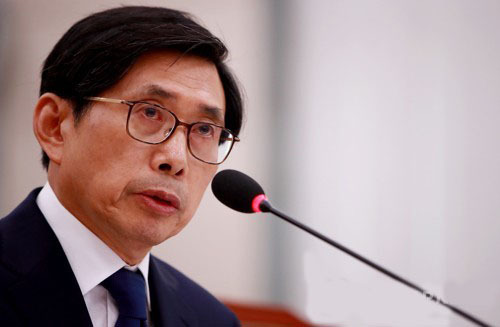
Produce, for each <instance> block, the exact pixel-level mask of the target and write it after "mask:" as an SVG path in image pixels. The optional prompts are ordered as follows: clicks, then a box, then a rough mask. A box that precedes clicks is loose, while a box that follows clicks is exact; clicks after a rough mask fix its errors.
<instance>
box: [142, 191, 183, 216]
mask: <svg viewBox="0 0 500 327" xmlns="http://www.w3.org/2000/svg"><path fill="white" fill-rule="evenodd" d="M137 195H138V196H139V197H140V198H141V200H142V202H143V204H144V205H145V206H146V207H147V208H148V209H151V210H153V211H155V212H158V213H160V214H167V215H169V214H172V213H174V212H176V211H177V210H179V208H180V200H179V198H178V197H177V196H176V195H174V194H171V193H167V192H165V191H162V190H146V191H143V192H140V193H137Z"/></svg>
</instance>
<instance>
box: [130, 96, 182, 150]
mask: <svg viewBox="0 0 500 327" xmlns="http://www.w3.org/2000/svg"><path fill="white" fill-rule="evenodd" d="M174 125H175V117H174V116H173V115H172V114H171V113H170V112H168V111H167V110H165V109H162V108H159V107H156V106H154V105H152V104H148V103H136V104H135V105H134V106H133V107H132V110H131V112H130V116H129V120H128V126H127V128H128V132H129V134H130V135H131V136H132V137H133V138H135V139H138V140H140V141H143V142H148V143H159V142H162V141H163V140H165V138H166V137H167V136H168V135H169V134H170V133H171V132H172V129H173V128H174Z"/></svg>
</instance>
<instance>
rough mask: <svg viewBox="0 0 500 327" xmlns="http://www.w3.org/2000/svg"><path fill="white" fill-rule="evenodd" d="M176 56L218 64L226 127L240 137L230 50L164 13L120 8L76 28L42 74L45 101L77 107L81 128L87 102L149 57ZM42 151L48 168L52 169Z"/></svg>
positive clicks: (182, 16) (186, 17) (180, 17)
mask: <svg viewBox="0 0 500 327" xmlns="http://www.w3.org/2000/svg"><path fill="white" fill-rule="evenodd" d="M155 50H175V51H179V52H180V53H189V54H193V55H196V56H199V57H202V58H205V59H207V60H209V61H211V62H213V63H214V64H215V66H216V68H217V71H218V73H219V77H220V79H221V82H222V85H223V88H224V94H225V100H226V116H225V125H226V128H229V129H230V130H231V131H233V132H234V133H235V134H236V135H238V134H239V132H240V130H241V125H242V119H243V103H242V97H241V91H240V89H239V87H238V84H237V82H236V80H235V78H234V76H233V75H232V73H231V71H230V70H229V68H228V67H227V65H226V64H225V62H224V61H225V59H226V58H227V54H228V51H227V48H226V47H225V45H224V44H223V43H222V41H221V40H219V39H218V38H217V37H215V36H214V35H212V33H210V32H209V31H208V30H207V29H206V28H204V27H202V26H201V25H199V24H198V23H196V22H195V21H194V18H193V17H192V16H191V15H190V14H188V13H185V12H181V11H178V10H173V9H168V8H160V7H142V6H130V7H119V8H114V9H109V10H105V11H102V12H99V13H95V14H92V15H90V16H88V17H87V18H84V19H82V20H80V21H79V22H77V23H76V24H74V25H73V26H72V27H71V28H70V29H69V30H68V31H67V32H66V33H65V34H64V35H63V37H62V38H61V39H60V40H59V42H57V44H56V45H55V46H54V49H52V51H51V52H50V54H49V56H48V57H47V59H46V60H45V63H44V66H43V69H42V76H41V77H42V81H41V85H40V95H42V94H44V93H46V92H52V93H55V94H57V95H58V96H60V97H61V98H64V99H66V100H69V101H70V102H71V103H72V104H73V114H74V116H75V122H76V123H77V122H78V120H79V119H80V118H81V117H82V116H83V115H84V114H85V112H86V110H87V109H88V107H89V106H88V101H87V100H85V99H84V98H85V97H87V96H97V95H99V94H100V93H101V92H103V91H105V90H107V89H108V88H110V87H112V86H113V85H115V84H116V83H117V82H118V81H119V80H120V79H121V78H122V77H123V76H124V75H125V74H126V73H127V71H128V70H129V69H130V68H131V66H132V65H133V64H134V63H135V61H136V60H137V59H138V58H139V57H140V56H141V55H143V54H145V53H146V52H150V51H155ZM49 161H50V160H49V157H48V156H47V154H46V153H45V152H44V151H42V164H43V166H44V167H45V169H47V168H48V165H49Z"/></svg>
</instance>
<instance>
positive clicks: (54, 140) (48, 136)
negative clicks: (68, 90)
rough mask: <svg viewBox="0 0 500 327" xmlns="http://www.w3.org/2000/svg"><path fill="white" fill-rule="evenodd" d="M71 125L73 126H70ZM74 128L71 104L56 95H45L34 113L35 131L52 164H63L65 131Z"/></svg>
mask: <svg viewBox="0 0 500 327" xmlns="http://www.w3.org/2000/svg"><path fill="white" fill-rule="evenodd" d="M70 124H71V125H70ZM73 126H74V119H73V112H72V106H71V104H70V103H69V102H68V101H66V100H64V99H62V98H61V97H59V96H57V95H56V94H54V93H45V94H43V95H42V96H41V97H40V98H39V99H38V102H37V104H36V106H35V112H34V113H33V131H34V132H35V136H36V138H37V140H38V143H40V146H41V147H42V149H43V150H44V151H45V153H47V155H48V156H49V158H50V161H51V162H54V163H56V164H58V165H60V164H61V158H62V155H63V150H64V140H65V133H64V132H63V131H64V130H67V129H68V128H72V127H73Z"/></svg>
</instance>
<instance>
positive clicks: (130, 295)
mask: <svg viewBox="0 0 500 327" xmlns="http://www.w3.org/2000/svg"><path fill="white" fill-rule="evenodd" d="M101 285H102V286H104V287H105V288H106V289H107V290H108V292H109V293H111V296H112V297H113V299H115V301H116V304H117V305H118V320H117V321H116V324H115V327H146V326H147V322H146V320H147V312H146V310H147V309H146V308H147V300H146V287H145V282H144V278H143V277H142V275H141V273H140V272H139V271H137V272H133V271H130V270H128V269H125V268H122V269H120V270H118V271H117V272H115V273H114V274H113V275H111V276H109V277H108V278H106V279H105V280H104V281H103V282H102V283H101Z"/></svg>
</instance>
